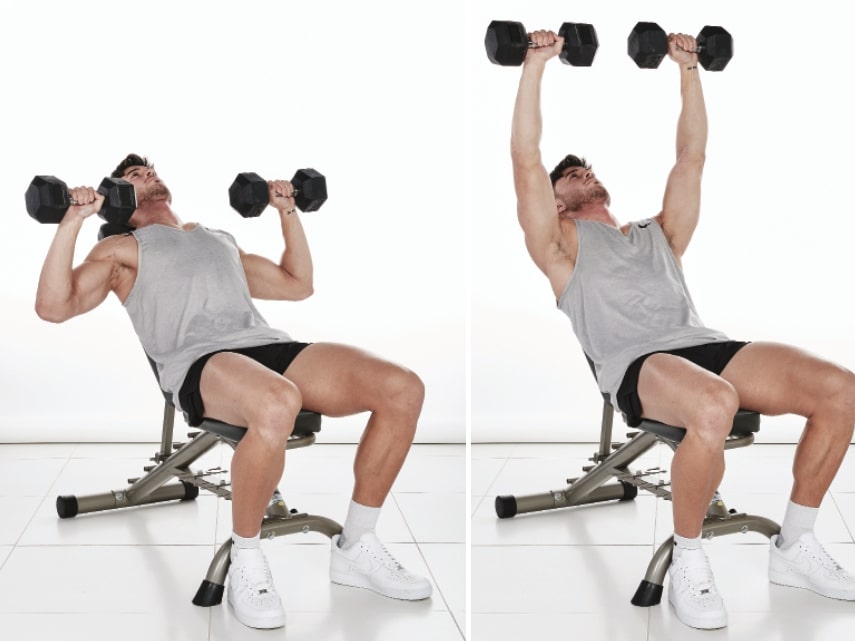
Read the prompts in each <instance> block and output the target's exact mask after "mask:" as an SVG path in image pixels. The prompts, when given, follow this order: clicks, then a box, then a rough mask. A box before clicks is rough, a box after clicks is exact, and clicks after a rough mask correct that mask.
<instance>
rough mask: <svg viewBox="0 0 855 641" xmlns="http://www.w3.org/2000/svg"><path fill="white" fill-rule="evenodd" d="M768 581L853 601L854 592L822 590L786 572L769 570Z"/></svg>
mask: <svg viewBox="0 0 855 641" xmlns="http://www.w3.org/2000/svg"><path fill="white" fill-rule="evenodd" d="M769 581H770V582H771V583H774V584H775V585H782V586H784V587H786V588H800V589H802V590H808V591H810V592H813V593H815V594H818V595H819V596H824V597H826V598H828V599H836V600H838V601H855V593H852V592H838V591H835V590H831V591H828V592H822V591H820V589H819V588H817V587H816V586H815V585H812V584H810V583H809V582H807V581H804V580H802V579H801V578H800V577H794V576H792V575H789V574H786V573H780V572H772V571H770V572H769Z"/></svg>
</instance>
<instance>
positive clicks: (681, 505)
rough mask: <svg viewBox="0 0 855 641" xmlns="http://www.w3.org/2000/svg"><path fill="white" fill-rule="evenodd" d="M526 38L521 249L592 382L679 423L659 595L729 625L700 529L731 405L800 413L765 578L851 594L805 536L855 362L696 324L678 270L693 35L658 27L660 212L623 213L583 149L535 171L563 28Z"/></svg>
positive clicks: (699, 141) (846, 412)
mask: <svg viewBox="0 0 855 641" xmlns="http://www.w3.org/2000/svg"><path fill="white" fill-rule="evenodd" d="M530 39H531V41H532V43H533V45H534V46H533V47H532V48H530V49H529V51H528V53H527V55H526V59H525V62H524V65H523V70H522V76H521V79H520V85H519V90H518V93H517V99H516V105H515V108H514V116H513V125H512V136H511V157H512V161H513V171H514V184H515V188H516V194H517V199H518V209H517V212H518V218H519V222H520V225H521V226H522V228H523V231H524V232H525V242H526V246H527V248H528V251H529V253H530V255H531V258H532V259H533V260H534V262H535V264H536V265H537V266H538V267H539V268H540V270H541V271H542V272H543V273H544V274H545V275H546V277H547V278H548V279H549V282H550V284H551V286H552V290H553V292H554V293H555V297H556V299H557V301H558V305H559V307H560V308H561V309H562V310H563V311H564V312H565V313H567V314H568V316H570V319H571V321H572V323H573V328H574V331H575V333H576V336H577V337H578V339H579V341H580V343H581V345H582V347H583V349H584V351H585V352H586V354H587V355H588V357H589V358H590V359H591V360H592V361H593V362H594V366H595V371H596V374H597V380H598V383H599V386H600V389H601V390H602V391H603V392H605V393H608V394H609V395H610V398H611V399H612V402H613V403H614V405H615V407H616V408H617V409H619V410H620V411H621V412H623V414H624V416H625V418H626V420H627V423H628V424H629V425H630V426H633V425H637V424H638V423H639V421H640V419H641V418H642V417H644V418H649V419H654V420H658V421H661V422H665V423H669V424H672V425H676V426H680V427H683V428H685V430H686V436H685V438H684V439H683V441H682V443H681V445H680V447H679V448H678V449H677V452H676V453H675V455H674V460H673V466H672V490H673V514H674V540H675V548H674V554H673V560H672V563H671V566H670V569H669V588H670V589H669V601H670V603H671V604H672V606H673V607H674V609H675V611H676V614H677V616H678V617H679V619H680V620H681V621H683V622H684V623H685V624H687V625H690V626H693V627H696V628H719V627H724V626H726V625H727V612H726V610H725V607H724V603H723V600H722V598H721V596H720V595H719V593H718V592H717V590H716V587H715V583H714V579H713V574H712V571H711V570H710V567H709V563H708V561H707V558H706V555H705V553H704V551H703V550H702V549H701V539H700V534H701V527H702V523H703V519H704V515H705V513H706V510H707V506H708V505H709V503H710V500H711V498H712V496H713V494H714V493H715V491H716V490H717V488H718V486H719V483H720V481H721V479H722V476H723V474H724V452H723V445H724V441H725V439H726V437H727V434H728V432H729V431H730V428H731V425H732V421H733V417H734V414H735V413H736V411H737V409H739V408H740V407H742V408H745V409H750V410H754V411H757V412H760V413H763V414H767V415H778V414H785V413H793V414H798V415H801V416H803V417H805V418H806V419H807V423H806V427H805V430H804V433H803V435H802V438H801V441H800V443H799V445H798V447H797V449H796V455H795V460H794V465H793V476H794V483H793V488H792V492H791V495H790V501H789V503H788V506H787V510H786V514H785V517H784V521H783V525H782V529H781V533H780V535H776V536H775V537H773V539H772V542H771V545H770V564H769V578H770V580H771V581H772V582H773V583H777V584H782V585H789V586H795V587H801V588H807V589H810V590H813V591H814V592H817V593H819V594H822V595H825V596H828V597H832V598H837V599H847V600H855V577H853V576H852V575H851V574H849V573H847V572H845V571H844V570H843V569H842V568H840V566H839V565H838V564H837V563H836V562H835V561H834V560H833V559H831V557H830V556H829V555H828V554H827V553H826V552H825V550H824V549H823V548H822V546H821V545H820V544H819V543H818V542H817V540H816V538H815V536H814V534H813V525H814V521H815V519H816V514H817V510H818V508H819V505H820V503H821V501H822V498H823V496H824V495H825V493H826V491H827V490H828V487H829V485H830V483H831V481H832V479H833V478H834V475H835V474H836V472H837V470H838V468H839V466H840V464H841V462H842V460H843V457H844V455H845V454H846V451H847V448H848V446H849V443H850V440H851V438H852V433H853V425H855V375H853V374H852V373H851V372H849V371H848V370H846V369H843V368H841V367H838V366H836V365H833V364H831V363H828V362H826V361H823V360H820V359H818V358H816V357H814V356H811V355H809V354H807V353H805V352H803V351H800V350H797V349H795V348H792V347H789V346H786V345H779V344H772V343H760V342H753V343H743V342H736V341H731V340H729V339H728V337H727V336H726V335H724V334H723V333H721V332H719V331H716V330H713V329H710V328H707V327H705V326H704V325H703V324H702V322H701V320H700V318H699V316H698V314H697V312H696V310H695V307H694V305H693V303H692V300H691V297H690V295H689V292H688V289H687V288H686V284H685V281H684V280H683V274H682V269H681V266H680V259H681V257H682V255H683V253H684V252H685V251H686V248H687V247H688V244H689V241H690V240H691V237H692V233H693V232H694V230H695V227H696V225H697V222H698V215H699V212H700V184H701V173H702V169H703V165H704V154H705V147H706V140H707V117H706V110H705V106H704V98H703V92H702V90H701V82H700V75H699V70H698V65H697V54H696V53H694V52H695V50H696V47H697V45H696V42H695V39H694V38H692V37H690V36H687V35H683V34H677V35H675V34H671V35H669V37H668V43H669V48H668V55H669V57H670V58H671V59H672V60H673V61H674V62H676V63H677V65H678V67H679V73H680V88H681V95H682V110H681V112H680V116H679V120H678V124H677V160H676V164H675V165H674V168H673V169H672V170H671V173H670V175H669V177H668V181H667V185H666V188H665V196H664V200H663V205H662V210H661V211H660V212H659V213H658V214H657V215H656V216H654V217H653V218H650V219H646V220H642V221H639V222H636V223H629V224H625V225H621V224H620V223H619V222H618V221H617V219H616V218H615V217H614V215H612V213H611V212H610V211H609V209H608V207H609V204H610V199H609V194H608V192H607V191H606V189H605V188H604V187H603V185H602V184H601V183H600V182H599V181H598V180H597V178H596V176H595V175H594V173H593V171H592V170H591V168H590V166H589V165H588V164H587V163H586V162H585V161H584V160H582V159H580V158H577V157H576V156H567V157H566V158H565V159H564V160H563V161H562V162H561V164H559V165H558V167H556V169H555V170H554V171H553V172H552V174H548V173H547V171H546V169H545V168H544V166H543V164H542V161H541V155H540V150H539V143H540V137H541V129H542V125H541V114H540V84H541V79H542V76H543V71H544V66H545V64H546V62H547V61H548V60H549V59H550V58H553V57H554V56H556V55H558V54H559V53H560V52H561V48H562V45H563V39H562V38H560V37H558V36H556V34H555V33H553V32H551V31H537V32H535V33H532V34H530ZM550 183H551V184H550Z"/></svg>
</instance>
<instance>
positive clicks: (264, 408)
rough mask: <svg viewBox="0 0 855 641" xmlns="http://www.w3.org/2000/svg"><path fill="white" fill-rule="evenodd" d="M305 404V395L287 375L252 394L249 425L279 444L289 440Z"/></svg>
mask: <svg viewBox="0 0 855 641" xmlns="http://www.w3.org/2000/svg"><path fill="white" fill-rule="evenodd" d="M302 405H303V398H302V395H301V394H300V390H299V389H298V388H297V386H296V385H294V383H292V382H291V381H289V380H287V379H285V378H282V379H278V380H275V381H270V382H269V383H266V384H265V387H264V389H261V390H256V394H255V395H254V396H253V407H252V409H251V410H250V411H251V420H250V426H249V427H250V429H255V430H256V432H257V433H258V435H259V436H261V437H263V438H264V439H265V440H267V441H270V442H271V443H272V444H275V445H277V446H278V445H280V444H281V443H284V442H285V441H287V439H288V437H289V436H290V435H291V432H292V431H293V430H294V422H295V421H296V419H297V414H299V413H300V410H301V409H302Z"/></svg>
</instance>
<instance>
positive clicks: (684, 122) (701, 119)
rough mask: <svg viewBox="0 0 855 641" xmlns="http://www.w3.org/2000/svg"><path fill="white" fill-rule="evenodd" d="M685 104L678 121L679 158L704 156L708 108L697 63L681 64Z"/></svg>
mask: <svg viewBox="0 0 855 641" xmlns="http://www.w3.org/2000/svg"><path fill="white" fill-rule="evenodd" d="M680 95H681V97H682V102H683V106H682V109H681V111H680V118H679V120H678V121H677V158H678V159H679V158H680V157H682V156H684V155H685V154H689V155H694V156H698V157H699V158H703V156H704V154H705V153H706V146H707V110H706V105H705V104H704V92H703V89H702V87H701V76H700V73H699V70H698V67H697V63H693V64H691V65H687V64H681V65H680Z"/></svg>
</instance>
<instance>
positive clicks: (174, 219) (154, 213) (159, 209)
mask: <svg viewBox="0 0 855 641" xmlns="http://www.w3.org/2000/svg"><path fill="white" fill-rule="evenodd" d="M133 222H134V223H136V227H138V228H139V227H145V226H146V225H166V226H167V227H178V228H182V227H183V226H184V223H183V222H182V221H181V219H180V218H179V217H178V216H177V215H176V214H175V212H174V211H172V207H170V206H169V203H168V202H166V201H165V200H156V201H149V202H145V203H141V204H140V206H139V207H137V209H136V211H135V212H134V221H133Z"/></svg>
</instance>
